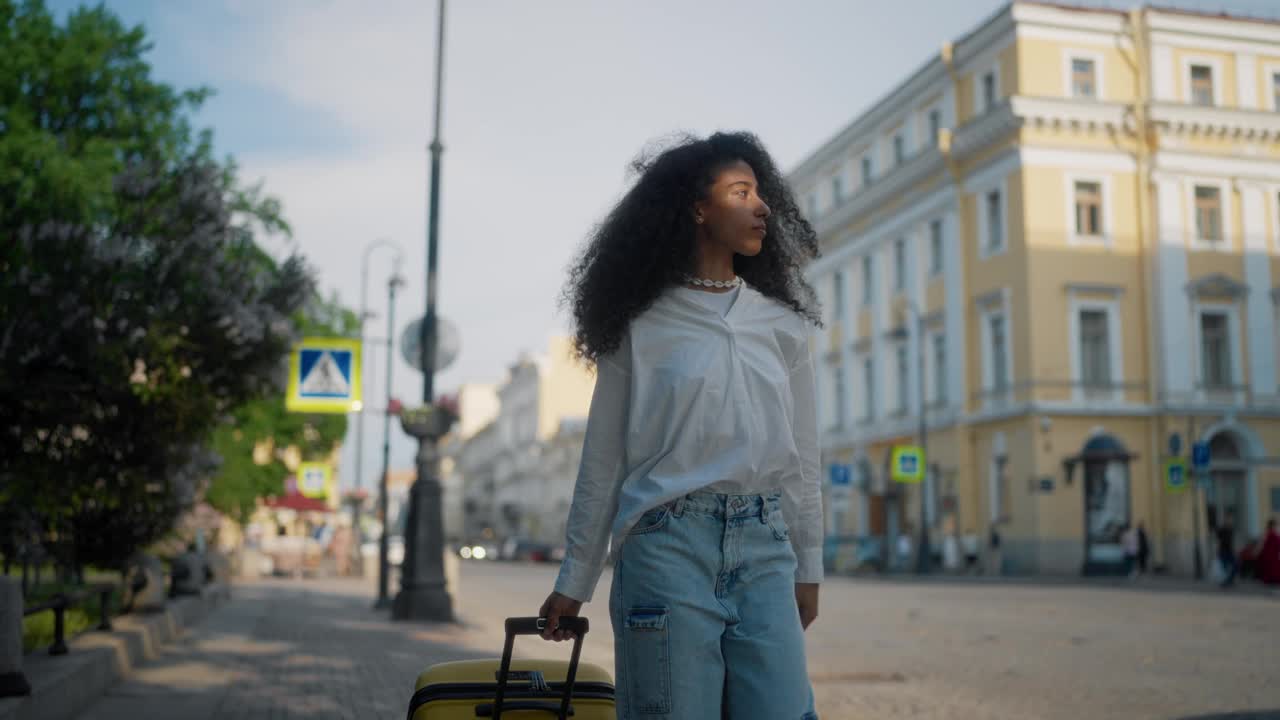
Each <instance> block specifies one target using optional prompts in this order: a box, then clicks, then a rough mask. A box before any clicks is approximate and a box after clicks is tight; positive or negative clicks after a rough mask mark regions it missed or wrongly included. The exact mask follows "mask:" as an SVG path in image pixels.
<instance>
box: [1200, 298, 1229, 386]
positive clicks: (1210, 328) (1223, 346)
mask: <svg viewBox="0 0 1280 720" xmlns="http://www.w3.org/2000/svg"><path fill="white" fill-rule="evenodd" d="M1227 320H1228V318H1227V314H1226V313H1220V312H1202V313H1200V382H1201V384H1202V385H1203V386H1204V387H1205V389H1207V390H1227V389H1230V388H1231V331H1230V329H1229V326H1228V324H1227Z"/></svg>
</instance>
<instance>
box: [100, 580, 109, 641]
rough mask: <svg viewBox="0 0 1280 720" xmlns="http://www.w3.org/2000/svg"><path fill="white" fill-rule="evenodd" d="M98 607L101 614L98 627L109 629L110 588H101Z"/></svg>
mask: <svg viewBox="0 0 1280 720" xmlns="http://www.w3.org/2000/svg"><path fill="white" fill-rule="evenodd" d="M98 609H99V612H100V613H101V616H100V618H99V621H98V629H99V630H105V631H108V632H110V631H111V588H103V589H102V591H101V595H99V603H98Z"/></svg>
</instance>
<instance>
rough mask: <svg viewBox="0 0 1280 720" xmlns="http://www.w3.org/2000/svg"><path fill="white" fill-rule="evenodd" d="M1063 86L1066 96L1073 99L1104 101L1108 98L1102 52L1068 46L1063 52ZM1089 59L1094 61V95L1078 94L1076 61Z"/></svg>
mask: <svg viewBox="0 0 1280 720" xmlns="http://www.w3.org/2000/svg"><path fill="white" fill-rule="evenodd" d="M1062 57H1063V63H1062V86H1063V95H1064V97H1067V98H1070V99H1072V100H1095V101H1098V102H1102V101H1104V100H1106V92H1105V90H1104V88H1106V70H1105V66H1104V63H1103V58H1102V53H1100V52H1097V51H1095V50H1082V49H1078V48H1068V49H1066V50H1064V51H1063V54H1062ZM1076 60H1088V61H1089V62H1091V63H1093V95H1092V96H1088V95H1077V94H1076V83H1075V77H1076V76H1075V61H1076Z"/></svg>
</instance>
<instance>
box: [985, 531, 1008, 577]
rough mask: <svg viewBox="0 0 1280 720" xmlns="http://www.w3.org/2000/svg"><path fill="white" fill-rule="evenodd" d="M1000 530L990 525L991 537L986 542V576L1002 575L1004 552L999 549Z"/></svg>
mask: <svg viewBox="0 0 1280 720" xmlns="http://www.w3.org/2000/svg"><path fill="white" fill-rule="evenodd" d="M1000 543H1001V538H1000V528H998V527H997V526H996V525H995V524H994V523H992V525H991V535H990V537H989V538H988V541H987V574H988V575H1003V574H1004V551H1003V550H1002V549H1001V547H1000Z"/></svg>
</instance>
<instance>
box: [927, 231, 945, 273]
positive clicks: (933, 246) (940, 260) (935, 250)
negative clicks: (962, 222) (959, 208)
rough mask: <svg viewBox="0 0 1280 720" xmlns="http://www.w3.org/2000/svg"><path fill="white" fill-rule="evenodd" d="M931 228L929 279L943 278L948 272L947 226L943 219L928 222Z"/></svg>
mask: <svg viewBox="0 0 1280 720" xmlns="http://www.w3.org/2000/svg"><path fill="white" fill-rule="evenodd" d="M927 227H928V228H929V230H928V233H929V277H930V279H936V278H939V277H942V276H943V275H944V274H945V273H946V271H947V226H946V224H945V223H944V222H943V220H942V218H941V217H936V218H934V219H932V220H930V221H929V222H928V225H927ZM935 229H936V230H937V232H935Z"/></svg>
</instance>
